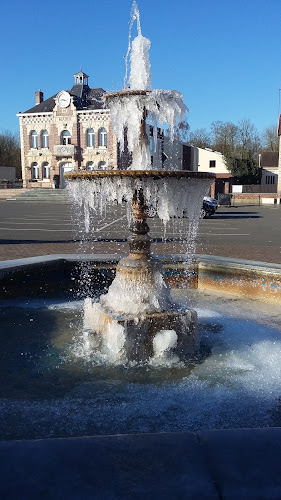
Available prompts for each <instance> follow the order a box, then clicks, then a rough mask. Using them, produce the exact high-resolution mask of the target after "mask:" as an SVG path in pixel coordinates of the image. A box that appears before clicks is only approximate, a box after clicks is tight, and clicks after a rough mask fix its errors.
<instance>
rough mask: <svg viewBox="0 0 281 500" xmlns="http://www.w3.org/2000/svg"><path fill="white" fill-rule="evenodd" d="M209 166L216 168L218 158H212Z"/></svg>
mask: <svg viewBox="0 0 281 500" xmlns="http://www.w3.org/2000/svg"><path fill="white" fill-rule="evenodd" d="M209 168H216V160H210V162H209Z"/></svg>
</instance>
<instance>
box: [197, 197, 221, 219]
mask: <svg viewBox="0 0 281 500" xmlns="http://www.w3.org/2000/svg"><path fill="white" fill-rule="evenodd" d="M217 208H218V202H217V200H216V199H215V198H212V197H211V196H204V198H203V205H202V209H201V219H206V217H210V216H211V215H214V213H215V212H216V210H217Z"/></svg>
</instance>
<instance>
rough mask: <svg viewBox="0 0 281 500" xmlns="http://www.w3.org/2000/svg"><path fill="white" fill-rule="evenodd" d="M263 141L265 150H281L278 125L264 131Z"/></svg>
mask: <svg viewBox="0 0 281 500" xmlns="http://www.w3.org/2000/svg"><path fill="white" fill-rule="evenodd" d="M261 141H262V149H263V150H264V151H272V152H278V151H279V138H278V134H277V128H276V125H271V126H270V127H267V128H266V129H265V130H264V132H263V133H262V138H261Z"/></svg>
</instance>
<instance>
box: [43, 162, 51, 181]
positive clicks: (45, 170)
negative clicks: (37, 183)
mask: <svg viewBox="0 0 281 500" xmlns="http://www.w3.org/2000/svg"><path fill="white" fill-rule="evenodd" d="M42 177H43V179H50V165H49V163H48V162H47V161H46V162H45V163H43V165H42Z"/></svg>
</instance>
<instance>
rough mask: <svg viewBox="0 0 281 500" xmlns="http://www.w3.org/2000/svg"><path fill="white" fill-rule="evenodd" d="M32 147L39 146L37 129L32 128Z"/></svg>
mask: <svg viewBox="0 0 281 500" xmlns="http://www.w3.org/2000/svg"><path fill="white" fill-rule="evenodd" d="M30 147H31V148H38V134H37V132H36V130H32V131H31V132H30Z"/></svg>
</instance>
